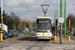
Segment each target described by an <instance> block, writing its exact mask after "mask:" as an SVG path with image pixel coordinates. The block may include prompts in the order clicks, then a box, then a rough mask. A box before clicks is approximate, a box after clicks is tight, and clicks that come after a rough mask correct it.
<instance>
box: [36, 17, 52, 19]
mask: <svg viewBox="0 0 75 50" xmlns="http://www.w3.org/2000/svg"><path fill="white" fill-rule="evenodd" d="M37 18H40V19H42V18H45V19H48V18H49V19H51V17H37Z"/></svg>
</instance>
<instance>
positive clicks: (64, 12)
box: [64, 0, 66, 38]
mask: <svg viewBox="0 0 75 50" xmlns="http://www.w3.org/2000/svg"><path fill="white" fill-rule="evenodd" d="M64 19H65V23H64V27H65V29H64V38H66V0H65V10H64Z"/></svg>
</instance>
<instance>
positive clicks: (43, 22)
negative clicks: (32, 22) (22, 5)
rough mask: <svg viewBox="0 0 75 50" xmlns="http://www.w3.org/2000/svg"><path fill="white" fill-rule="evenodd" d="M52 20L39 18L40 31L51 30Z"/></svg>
mask: <svg viewBox="0 0 75 50" xmlns="http://www.w3.org/2000/svg"><path fill="white" fill-rule="evenodd" d="M50 25H51V24H50V20H49V19H39V20H38V31H41V30H51V26H50Z"/></svg>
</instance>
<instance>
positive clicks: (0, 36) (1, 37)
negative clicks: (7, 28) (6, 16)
mask: <svg viewBox="0 0 75 50" xmlns="http://www.w3.org/2000/svg"><path fill="white" fill-rule="evenodd" d="M0 41H3V0H1V33H0Z"/></svg>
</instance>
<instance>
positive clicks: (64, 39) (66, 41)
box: [55, 35, 75, 45]
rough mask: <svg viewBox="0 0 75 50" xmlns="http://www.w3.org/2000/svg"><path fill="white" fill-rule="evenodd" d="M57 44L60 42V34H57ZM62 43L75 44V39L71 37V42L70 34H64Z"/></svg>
mask: <svg viewBox="0 0 75 50" xmlns="http://www.w3.org/2000/svg"><path fill="white" fill-rule="evenodd" d="M55 44H60V36H57V41H56V42H55ZM62 44H65V45H66V44H68V45H75V41H73V40H71V39H70V42H69V41H68V35H67V36H66V38H64V35H63V36H62Z"/></svg>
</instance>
